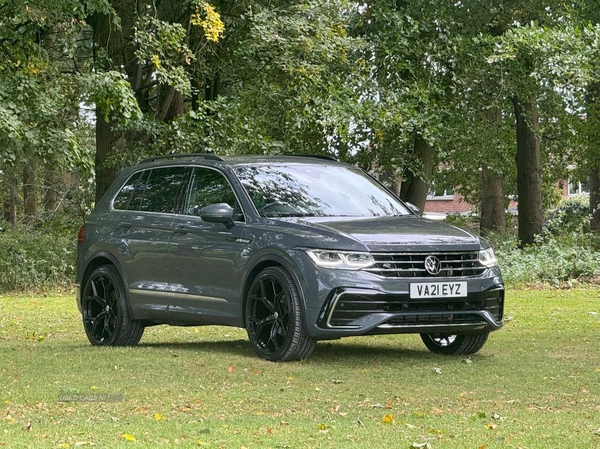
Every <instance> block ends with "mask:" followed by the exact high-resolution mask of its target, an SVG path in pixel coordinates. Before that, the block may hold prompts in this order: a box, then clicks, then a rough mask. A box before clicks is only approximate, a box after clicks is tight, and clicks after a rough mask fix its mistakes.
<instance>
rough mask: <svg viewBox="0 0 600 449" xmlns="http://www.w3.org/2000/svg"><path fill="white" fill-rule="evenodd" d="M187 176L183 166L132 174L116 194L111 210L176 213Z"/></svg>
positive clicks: (188, 169)
mask: <svg viewBox="0 0 600 449" xmlns="http://www.w3.org/2000/svg"><path fill="white" fill-rule="evenodd" d="M190 174H191V169H190V168H187V167H163V168H155V169H151V170H146V171H144V172H141V173H138V174H136V175H133V176H132V177H131V178H130V179H129V181H127V183H126V184H125V185H124V186H123V188H122V189H121V191H120V192H119V193H118V194H117V196H116V198H115V201H114V203H113V205H114V208H115V209H121V210H135V211H144V212H159V213H167V214H173V213H176V212H177V208H178V205H179V204H180V200H181V196H182V193H183V191H184V190H185V187H186V184H187V182H188V180H189V178H190Z"/></svg>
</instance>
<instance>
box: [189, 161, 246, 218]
mask: <svg viewBox="0 0 600 449" xmlns="http://www.w3.org/2000/svg"><path fill="white" fill-rule="evenodd" d="M218 203H227V204H229V206H231V207H232V208H233V210H234V214H233V219H234V220H235V221H244V215H243V213H242V209H241V207H240V205H239V203H238V200H237V198H236V196H235V193H234V192H233V189H232V188H231V185H230V184H229V182H228V181H227V179H226V178H225V176H223V174H221V173H220V172H218V171H216V170H212V169H209V168H201V167H197V168H195V169H194V176H193V178H192V184H191V187H190V191H189V195H188V200H187V206H186V208H185V213H186V214H187V215H196V216H199V215H200V210H201V209H202V208H203V207H205V206H210V205H211V204H218Z"/></svg>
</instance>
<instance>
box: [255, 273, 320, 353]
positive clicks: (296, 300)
mask: <svg viewBox="0 0 600 449" xmlns="http://www.w3.org/2000/svg"><path fill="white" fill-rule="evenodd" d="M245 321H246V330H247V331H248V338H249V339H250V343H252V346H253V347H254V350H255V351H256V353H257V354H258V355H259V356H261V357H263V358H265V359H267V360H271V361H273V362H283V361H291V360H298V359H304V358H306V357H308V356H309V355H310V354H311V353H312V352H313V350H314V349H315V346H316V343H317V341H316V340H315V339H314V338H311V337H310V336H309V335H308V331H307V329H306V323H305V320H304V316H303V314H302V308H301V305H300V295H299V293H298V289H297V287H296V284H295V283H294V281H293V279H292V277H291V276H290V275H289V273H288V272H287V271H286V270H285V269H283V268H281V267H269V268H265V269H264V270H262V271H261V272H260V273H259V274H258V276H257V277H256V278H255V279H254V281H252V284H251V285H250V289H249V291H248V296H247V297H246V306H245Z"/></svg>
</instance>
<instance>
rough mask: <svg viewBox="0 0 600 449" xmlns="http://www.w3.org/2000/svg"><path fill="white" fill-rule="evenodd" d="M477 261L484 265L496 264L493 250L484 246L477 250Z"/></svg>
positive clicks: (493, 265) (491, 265)
mask: <svg viewBox="0 0 600 449" xmlns="http://www.w3.org/2000/svg"><path fill="white" fill-rule="evenodd" d="M479 263H480V264H481V265H483V266H484V267H495V266H496V265H498V260H496V255H495V254H494V250H493V249H492V248H486V249H482V250H481V251H479Z"/></svg>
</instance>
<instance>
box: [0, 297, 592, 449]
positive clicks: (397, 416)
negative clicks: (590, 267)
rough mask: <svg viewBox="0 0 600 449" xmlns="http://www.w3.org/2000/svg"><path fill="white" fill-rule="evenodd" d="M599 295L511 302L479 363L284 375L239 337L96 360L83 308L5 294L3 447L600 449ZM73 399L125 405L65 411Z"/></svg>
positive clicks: (328, 358) (383, 345)
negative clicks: (117, 397) (103, 398)
mask: <svg viewBox="0 0 600 449" xmlns="http://www.w3.org/2000/svg"><path fill="white" fill-rule="evenodd" d="M599 296H600V291H599V290H569V291H558V290H541V291H540V290H538V291H509V292H508V295H507V310H506V316H507V320H506V324H505V327H504V328H503V329H502V330H500V331H498V332H495V333H493V334H492V335H491V336H490V339H489V340H488V343H487V344H486V346H485V347H484V348H483V349H482V350H481V351H480V352H479V353H478V354H476V355H473V356H470V357H469V358H467V357H464V356H463V357H442V356H437V355H434V354H431V353H429V352H428V351H427V350H426V349H425V346H424V345H423V344H422V343H421V341H420V339H419V337H418V336H415V335H407V336H401V335H396V336H380V337H360V338H348V339H343V340H340V341H334V342H321V343H319V344H318V346H317V349H316V350H315V352H314V354H313V355H312V356H311V358H310V359H308V360H306V361H303V362H298V363H281V364H277V363H271V362H267V361H264V360H261V359H259V358H257V357H256V356H255V355H254V353H253V351H252V349H251V347H250V345H249V343H248V341H247V339H246V334H245V332H244V331H243V330H239V329H234V328H224V327H205V328H203V327H198V328H171V327H155V328H149V329H147V330H146V334H145V335H144V337H143V339H142V341H141V343H140V346H138V347H135V348H95V347H92V346H91V345H90V344H89V343H88V342H87V339H86V338H85V335H84V333H83V331H82V326H81V322H80V317H79V314H78V312H77V309H76V307H75V301H74V299H73V297H72V296H48V297H41V296H6V295H5V296H2V297H0V447H9V448H20V447H35V448H40V447H49V448H54V447H78V446H85V445H94V446H95V447H106V448H114V447H146V446H158V445H161V446H168V447H175V446H177V447H209V448H210V447H214V448H241V447H246V448H264V447H273V448H285V447H289V448H304V447H315V448H317V447H319V448H320V447H323V448H328V447H332V448H344V447H364V448H373V447H389V448H410V447H427V446H426V444H427V443H428V444H429V447H432V448H434V449H435V448H444V449H446V448H461V449H463V448H474V449H476V448H482V447H485V448H487V449H490V448H513V447H521V448H567V447H582V448H588V447H598V446H600V297H599ZM66 393H67V394H68V393H76V394H89V395H100V394H124V399H123V400H122V401H120V402H58V397H59V395H60V394H66ZM97 397H98V396H97ZM421 445H423V446H421Z"/></svg>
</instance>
